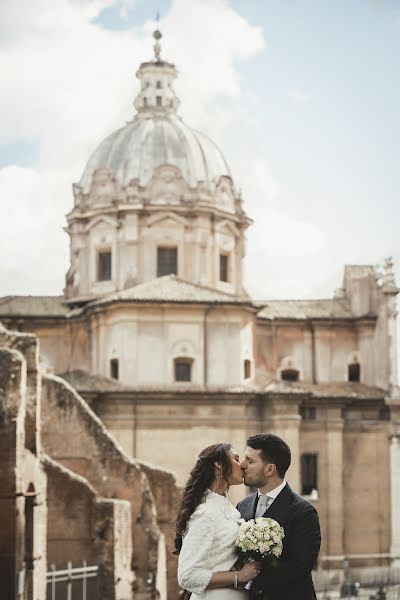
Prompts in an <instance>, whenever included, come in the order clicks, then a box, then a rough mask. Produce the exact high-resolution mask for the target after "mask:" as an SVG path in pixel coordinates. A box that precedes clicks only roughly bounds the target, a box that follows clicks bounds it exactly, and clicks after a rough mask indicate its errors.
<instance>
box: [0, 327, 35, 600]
mask: <svg viewBox="0 0 400 600" xmlns="http://www.w3.org/2000/svg"><path fill="white" fill-rule="evenodd" d="M18 337H19V336H17V334H11V333H10V332H7V331H6V330H5V329H4V328H3V327H2V326H1V324H0V589H1V593H2V595H4V597H5V598H9V599H10V600H11V599H12V600H14V599H17V598H18V599H19V598H22V597H24V598H28V600H36V599H37V598H44V597H45V580H46V579H45V574H46V476H45V474H44V471H43V468H42V465H41V463H40V460H39V458H38V457H37V456H36V453H35V451H36V444H35V443H34V444H33V445H32V444H31V443H30V442H31V440H34V441H35V439H36V413H35V410H33V411H32V412H31V413H30V414H29V411H30V409H31V408H32V404H31V402H32V397H31V391H32V387H31V384H32V378H31V373H32V366H33V364H34V362H35V360H36V356H37V344H36V339H35V337H34V336H30V335H23V336H20V339H19V340H18V339H17V338H18ZM35 386H36V383H35ZM30 416H31V417H32V419H30V418H29V417H30ZM26 428H27V429H26ZM27 443H28V448H26V444H27ZM18 590H20V591H21V593H19V591H18Z"/></svg>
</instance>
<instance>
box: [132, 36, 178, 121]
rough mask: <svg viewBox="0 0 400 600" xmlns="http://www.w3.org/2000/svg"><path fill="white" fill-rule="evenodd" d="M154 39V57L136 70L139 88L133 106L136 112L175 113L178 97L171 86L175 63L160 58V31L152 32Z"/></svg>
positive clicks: (175, 73)
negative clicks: (139, 83)
mask: <svg viewBox="0 0 400 600" xmlns="http://www.w3.org/2000/svg"><path fill="white" fill-rule="evenodd" d="M153 38H154V39H155V44H154V46H153V49H154V59H153V60H152V61H148V62H144V63H142V64H141V65H140V67H139V69H138V71H137V72H136V77H137V78H138V79H140V82H141V89H140V92H139V93H138V95H137V96H136V98H135V101H134V106H135V108H136V110H137V111H138V113H144V114H146V113H154V112H156V113H176V111H177V109H178V106H179V99H178V98H177V96H176V95H175V92H174V89H173V87H172V84H173V81H174V79H175V78H176V76H177V72H176V68H175V65H174V64H172V63H168V62H166V61H164V60H162V59H161V44H160V41H159V40H160V39H161V38H162V34H161V31H160V30H159V29H158V28H157V29H156V30H155V31H154V33H153Z"/></svg>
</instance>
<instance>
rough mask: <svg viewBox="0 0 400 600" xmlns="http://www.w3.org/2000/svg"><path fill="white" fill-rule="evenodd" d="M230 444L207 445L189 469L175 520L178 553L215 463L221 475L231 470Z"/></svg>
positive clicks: (225, 476) (207, 486) (203, 498)
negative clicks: (218, 466)
mask: <svg viewBox="0 0 400 600" xmlns="http://www.w3.org/2000/svg"><path fill="white" fill-rule="evenodd" d="M230 449H231V445H230V444H225V443H222V444H213V445H212V446H207V448H204V450H202V451H201V452H200V454H199V457H198V459H197V461H196V463H195V465H194V467H193V469H192V470H191V471H190V475H189V479H188V480H187V482H186V485H185V489H184V491H183V495H182V500H181V504H180V507H179V512H178V518H177V520H176V535H175V552H174V554H179V552H180V550H181V548H182V536H183V534H184V532H185V529H186V525H187V522H188V520H189V519H190V517H191V516H192V514H193V513H194V511H195V510H196V508H197V507H198V505H199V504H200V503H201V502H204V500H205V495H206V491H207V489H209V488H210V486H211V484H212V483H213V481H214V479H215V463H218V464H220V465H221V469H222V477H223V478H224V479H225V481H227V478H228V477H229V475H230V474H231V471H232V460H231V456H230V453H229V451H230Z"/></svg>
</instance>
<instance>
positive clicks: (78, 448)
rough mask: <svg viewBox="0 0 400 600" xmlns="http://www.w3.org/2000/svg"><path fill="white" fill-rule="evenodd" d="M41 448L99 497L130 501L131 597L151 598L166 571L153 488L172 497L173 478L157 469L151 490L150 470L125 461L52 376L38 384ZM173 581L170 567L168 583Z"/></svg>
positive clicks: (95, 419)
mask: <svg viewBox="0 0 400 600" xmlns="http://www.w3.org/2000/svg"><path fill="white" fill-rule="evenodd" d="M42 444H43V448H44V449H45V451H46V453H47V454H49V455H50V456H51V457H52V458H53V459H55V460H57V461H58V462H60V463H61V464H62V465H64V466H65V467H67V468H68V469H70V470H71V471H73V472H75V473H78V474H80V475H81V476H83V477H85V478H86V479H87V481H88V482H89V483H90V484H91V485H92V486H93V488H94V489H95V490H96V491H97V492H98V493H99V494H100V495H101V496H103V497H105V498H118V499H123V500H128V501H129V502H130V505H131V519H132V541H133V558H132V568H133V570H134V571H135V574H136V581H135V592H136V597H139V598H140V597H143V598H145V597H146V598H147V597H149V596H152V595H154V594H155V593H156V586H157V581H160V578H157V570H160V569H164V570H165V565H163V564H162V562H163V561H160V551H162V550H163V549H162V546H161V547H160V534H161V531H160V527H159V525H158V522H157V509H156V502H155V500H154V494H153V491H152V489H153V490H154V493H155V491H156V490H157V489H158V488H160V490H161V489H164V488H163V486H166V488H167V495H170V494H172V496H173V495H174V494H175V493H176V492H175V484H174V481H173V478H172V476H171V475H170V474H167V475H166V476H165V477H163V476H162V471H158V470H157V472H156V474H155V475H154V477H153V478H152V479H153V485H152V486H151V485H150V483H149V478H148V476H150V473H151V467H149V466H148V467H147V469H146V472H145V470H144V469H143V468H141V466H140V465H139V463H137V462H136V461H134V460H133V459H131V458H129V457H128V456H127V455H126V454H125V453H124V452H123V450H122V449H121V447H120V446H119V445H118V444H117V443H116V441H115V440H114V439H113V438H112V437H111V436H110V434H109V433H108V432H107V430H106V428H105V427H104V425H103V423H102V422H101V421H100V419H99V418H98V417H97V416H96V415H95V414H94V413H93V412H92V411H91V410H90V408H89V407H88V405H87V404H86V402H85V401H84V400H83V399H82V398H81V397H80V396H79V395H78V394H77V393H76V391H75V390H74V389H73V388H72V387H70V386H69V385H68V384H66V383H65V382H64V380H62V379H59V378H57V377H53V376H46V377H44V378H43V384H42ZM146 473H147V474H148V475H147V474H146ZM160 493H161V492H160ZM169 520H170V519H169ZM167 537H168V538H170V536H169V534H168V536H167ZM168 554H169V553H168ZM169 562H170V564H171V558H170V559H169ZM175 577H176V571H174V569H173V568H171V570H170V579H171V580H175Z"/></svg>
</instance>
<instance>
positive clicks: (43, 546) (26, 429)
mask: <svg viewBox="0 0 400 600" xmlns="http://www.w3.org/2000/svg"><path fill="white" fill-rule="evenodd" d="M38 351H39V346H38V340H37V338H36V337H35V336H34V335H31V334H20V333H17V332H8V331H7V330H5V329H4V328H2V327H1V325H0V490H1V492H0V578H1V590H2V592H3V593H4V594H5V597H7V598H10V600H11V599H12V600H22V597H23V598H24V600H26V599H27V600H43V599H44V598H45V593H46V592H45V589H46V570H47V559H48V563H49V564H50V563H53V564H56V565H57V567H62V568H65V566H66V563H67V562H68V561H78V562H80V563H81V561H82V560H86V561H87V562H88V563H90V562H92V563H95V564H97V565H98V566H99V570H100V586H101V598H102V600H130V599H131V598H132V594H134V596H135V598H139V599H141V598H142V599H146V600H147V599H150V598H153V597H157V596H161V598H163V599H164V598H166V590H167V587H169V589H170V590H171V592H172V593H173V594H176V592H177V587H176V564H175V563H174V559H173V558H171V556H172V555H170V552H169V550H170V544H171V532H170V531H169V530H168V525H169V524H170V523H171V522H173V521H174V518H175V514H174V510H175V505H174V499H175V498H176V497H177V488H176V485H175V480H174V477H173V476H172V475H171V473H167V472H165V471H163V470H162V469H157V468H155V467H152V466H151V465H140V464H139V463H138V462H136V461H134V460H132V459H130V458H129V457H127V456H126V455H125V454H124V452H123V451H122V449H121V448H120V446H119V445H118V443H117V442H116V441H115V440H114V439H113V438H112V437H111V436H110V434H108V432H107V430H106V429H105V427H104V425H103V424H102V422H101V421H100V419H99V418H98V417H97V416H96V415H95V414H94V413H93V412H92V411H91V410H90V408H89V407H88V405H87V404H86V403H85V401H84V400H82V398H81V397H80V396H79V395H78V394H77V393H76V392H75V390H74V389H73V388H71V387H70V386H68V384H66V383H65V382H64V380H61V379H59V378H57V377H53V376H49V375H48V376H44V377H42V376H41V374H40V372H39V370H38ZM44 452H46V454H45V453H44ZM157 509H159V510H160V515H159V517H157ZM159 525H160V526H159ZM165 540H167V543H168V549H167V548H166V547H165ZM167 557H168V558H167ZM167 563H168V570H167ZM24 581H25V584H24ZM167 581H168V584H167ZM18 587H19V588H20V589H21V590H22V594H20V595H18V592H17V588H18Z"/></svg>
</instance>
